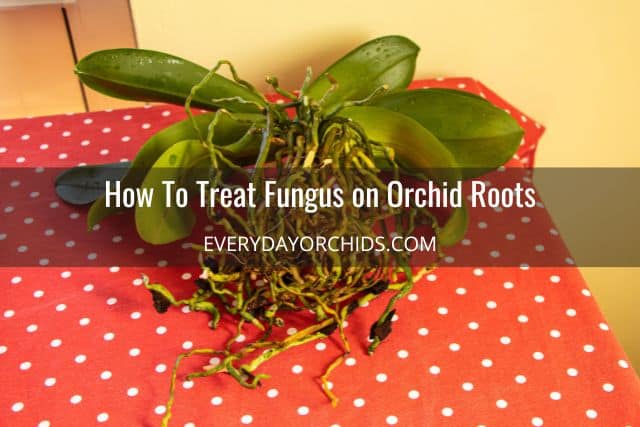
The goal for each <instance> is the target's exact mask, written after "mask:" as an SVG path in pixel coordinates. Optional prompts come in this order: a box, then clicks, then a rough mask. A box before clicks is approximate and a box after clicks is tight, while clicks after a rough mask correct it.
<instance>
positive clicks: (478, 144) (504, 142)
mask: <svg viewBox="0 0 640 427" xmlns="http://www.w3.org/2000/svg"><path fill="white" fill-rule="evenodd" d="M371 105H374V106H377V107H383V108H387V109H389V110H391V111H395V112H397V113H401V114H404V115H406V116H408V117H411V118H412V119H414V120H416V121H417V122H418V123H420V124H421V125H422V126H424V127H425V128H426V129H428V130H429V131H430V132H431V133H433V134H434V135H435V136H436V137H437V138H438V139H439V140H440V141H441V142H442V144H444V145H445V146H446V147H447V148H448V149H449V151H451V153H452V154H453V156H454V157H455V159H456V161H457V163H458V164H459V165H460V167H461V169H462V175H463V178H464V179H468V178H475V177H478V176H480V175H482V174H484V173H486V172H488V171H490V170H493V169H495V168H497V167H498V166H500V165H502V164H504V163H505V162H506V161H508V160H509V159H510V158H511V157H512V156H513V154H514V153H515V152H516V150H517V149H518V146H519V145H520V141H521V140H522V136H523V134H524V132H523V130H522V128H521V127H520V126H519V125H518V123H517V122H516V120H515V119H514V118H513V117H511V116H510V115H509V114H507V113H506V112H505V111H504V110H502V109H500V108H497V107H495V106H494V105H492V104H491V103H489V102H488V101H486V100H484V99H482V98H479V97H476V96H472V95H470V94H468V93H467V92H460V91H454V90H446V89H445V90H443V89H420V90H412V91H405V92H399V93H394V94H389V95H383V96H380V97H378V98H376V99H373V100H372V101H371Z"/></svg>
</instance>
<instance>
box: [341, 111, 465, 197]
mask: <svg viewBox="0 0 640 427" xmlns="http://www.w3.org/2000/svg"><path fill="white" fill-rule="evenodd" d="M337 115H338V116H339V117H344V118H348V119H351V120H353V121H354V122H355V123H356V124H357V125H359V126H360V127H361V128H362V130H363V131H364V132H365V134H366V136H367V138H368V139H369V140H372V141H375V142H377V143H379V144H381V145H382V146H383V147H386V148H387V149H391V150H393V153H394V158H395V161H396V162H397V163H398V165H399V166H400V167H401V168H403V169H405V171H407V172H408V173H410V174H415V175H422V174H426V175H427V176H428V177H429V178H431V179H434V180H435V181H436V182H438V183H443V182H448V183H451V184H454V183H456V182H457V181H458V180H459V179H460V171H459V169H458V164H457V163H456V161H455V159H454V158H453V156H452V154H451V153H450V152H449V150H447V148H446V147H445V146H444V145H443V144H442V143H441V142H440V141H439V140H438V138H436V137H435V136H434V135H433V134H432V133H431V132H429V131H428V130H426V129H425V128H424V127H423V126H421V125H420V123H418V122H416V121H415V120H413V119H412V118H410V117H407V116H405V115H403V114H400V113H395V112H393V111H390V110H387V109H385V108H378V107H364V106H362V107H346V108H343V109H342V110H340V111H339V112H338V113H337ZM376 157H377V159H380V161H381V163H384V162H385V161H386V157H385V156H384V153H380V152H378V153H377V156H376Z"/></svg>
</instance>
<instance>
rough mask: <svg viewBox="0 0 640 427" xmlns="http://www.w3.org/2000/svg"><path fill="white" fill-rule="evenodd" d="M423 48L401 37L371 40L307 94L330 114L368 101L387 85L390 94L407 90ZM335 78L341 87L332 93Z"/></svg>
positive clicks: (344, 59)
mask: <svg viewBox="0 0 640 427" xmlns="http://www.w3.org/2000/svg"><path fill="white" fill-rule="evenodd" d="M419 51H420V48H419V47H418V46H417V45H416V44H415V43H414V42H412V41H411V40H409V39H408V38H406V37H401V36H385V37H380V38H377V39H374V40H371V41H369V42H367V43H365V44H363V45H361V46H359V47H357V48H355V49H354V50H352V51H351V52H349V53H348V54H347V55H345V56H344V57H342V58H341V59H339V60H338V61H336V62H335V63H334V64H333V65H331V66H330V67H329V68H327V69H326V70H325V71H324V72H323V73H321V74H320V75H319V76H318V78H317V79H316V80H315V81H314V82H313V83H311V85H310V86H309V87H308V88H307V90H306V91H305V92H304V94H303V95H306V96H308V97H309V98H311V99H313V100H315V101H320V100H321V99H322V98H323V97H324V100H323V104H322V108H323V109H324V111H325V112H326V114H331V113H333V112H334V111H335V110H336V109H338V108H339V107H340V105H341V104H342V103H344V102H345V101H359V100H362V99H365V98H367V97H368V96H370V95H371V94H373V93H374V92H375V91H376V90H378V89H380V88H381V87H382V86H383V85H387V87H388V90H389V91H395V90H399V89H404V88H406V87H407V86H408V85H409V83H411V80H412V79H413V73H414V71H415V67H416V57H417V56H418V52H419ZM329 79H333V80H334V81H335V82H336V83H337V86H336V88H335V90H334V91H333V92H328V91H329V90H330V88H331V81H330V80H329Z"/></svg>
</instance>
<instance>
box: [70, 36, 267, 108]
mask: <svg viewBox="0 0 640 427" xmlns="http://www.w3.org/2000/svg"><path fill="white" fill-rule="evenodd" d="M75 72H76V74H77V75H78V77H80V80H81V81H82V82H83V83H84V84H86V85H87V86H89V87H90V88H92V89H94V90H96V91H98V92H100V93H103V94H105V95H108V96H112V97H114V98H120V99H129V100H134V101H151V102H168V103H171V104H178V105H183V104H184V103H185V100H186V99H187V97H188V96H189V93H190V91H191V88H192V87H193V86H195V85H196V84H198V83H200V81H201V80H202V79H203V78H204V77H205V76H206V75H207V73H208V70H207V69H206V68H204V67H202V66H200V65H198V64H194V63H193V62H190V61H187V60H186V59H182V58H179V57H177V56H173V55H169V54H167V53H163V52H156V51H153V50H145V49H109V50H100V51H97V52H94V53H91V54H89V55H87V56H85V57H84V58H82V59H81V60H80V61H79V62H78V64H77V65H76V69H75ZM233 97H239V98H242V99H244V100H245V101H250V102H254V103H257V104H259V105H262V106H264V105H265V101H264V99H262V97H260V96H259V95H258V94H257V93H255V92H254V91H252V90H249V89H248V88H246V87H244V86H242V85H240V84H238V83H236V82H234V81H232V80H229V79H227V78H225V77H223V76H221V75H218V74H215V75H214V76H213V78H212V79H211V80H209V82H208V83H207V84H206V85H204V86H203V87H202V88H201V89H200V90H199V91H198V92H197V93H196V96H195V97H194V99H193V105H194V106H197V107H202V108H204V109H209V110H217V109H218V108H225V109H227V110H229V111H234V112H247V113H257V112H259V111H260V108H258V106H257V105H254V104H246V103H239V102H233V101H224V102H214V101H213V100H214V99H221V98H233Z"/></svg>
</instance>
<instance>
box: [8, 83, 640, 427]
mask: <svg viewBox="0 0 640 427" xmlns="http://www.w3.org/2000/svg"><path fill="white" fill-rule="evenodd" d="M414 85H415V86H416V87H420V86H423V85H428V86H440V87H454V88H461V89H465V90H469V91H472V92H475V93H480V94H484V96H486V97H487V98H488V99H490V100H491V101H492V102H494V103H496V104H497V105H499V106H501V107H503V108H507V109H509V111H510V112H511V114H513V115H514V117H516V118H517V119H518V120H519V122H520V123H521V125H522V126H523V127H524V128H525V130H526V135H525V137H524V140H523V144H522V145H521V147H520V150H519V151H518V154H517V156H516V158H515V159H514V160H513V161H512V162H513V164H514V165H524V166H530V165H532V163H533V154H534V153H535V147H536V143H537V140H538V138H539V137H540V135H541V134H542V132H543V128H542V127H541V126H540V125H538V124H537V123H535V122H534V121H533V120H532V119H531V118H529V117H527V116H525V115H523V114H522V113H521V112H519V111H517V110H516V109H515V108H513V107H511V106H509V105H508V104H506V103H505V102H504V101H503V100H501V99H499V98H498V97H497V96H496V95H495V94H493V93H492V92H491V91H489V90H488V89H487V88H486V87H484V86H483V85H481V84H480V83H478V82H477V81H475V80H472V79H445V80H430V81H422V82H416V83H415V84H414ZM182 117H184V114H183V112H182V110H181V109H180V108H177V107H168V106H154V107H150V108H139V109H127V110H114V111H106V112H96V113H87V114H73V115H60V116H52V117H38V118H27V119H18V120H9V121H2V122H0V166H2V167H3V169H2V170H1V172H0V173H1V174H2V175H3V176H2V179H0V185H2V188H1V192H0V194H2V197H1V200H0V251H1V252H0V254H1V255H0V257H9V256H11V257H12V258H11V259H16V258H15V256H16V255H15V254H19V260H22V261H21V262H19V263H16V264H15V265H22V266H23V267H3V268H0V286H2V294H1V295H2V298H1V299H0V312H2V313H3V315H2V317H1V318H0V366H1V369H2V372H1V373H2V375H1V376H0V385H1V387H2V393H1V394H0V425H7V426H87V425H114V426H131V425H158V424H159V422H160V419H161V417H162V414H163V413H164V412H165V410H166V409H165V407H164V404H165V402H166V398H167V395H168V384H169V378H170V375H171V369H172V366H173V363H174V361H175V357H176V355H177V354H179V353H180V352H182V351H184V350H186V349H191V348H196V347H207V348H218V347H220V346H222V345H223V343H224V342H225V341H226V340H227V339H228V338H229V336H230V335H231V334H232V333H233V328H234V324H233V322H232V321H231V319H229V318H226V317H225V318H223V321H222V322H221V326H220V328H219V329H218V330H216V331H211V330H209V329H208V328H207V321H208V318H207V316H206V315H205V314H201V313H192V314H190V315H189V316H187V315H186V313H185V312H180V311H179V310H170V311H169V312H168V313H167V314H165V315H159V314H157V313H156V312H155V311H154V310H153V308H152V306H151V303H150V298H149V294H148V292H146V291H145V290H144V289H143V288H142V287H141V284H142V281H141V279H140V276H141V274H142V273H145V274H147V275H149V276H151V277H152V278H153V279H154V280H155V281H162V282H163V283H164V284H165V285H167V286H168V287H170V288H172V289H174V290H177V291H176V292H177V293H178V294H184V295H187V294H190V293H191V292H192V291H193V289H194V288H193V284H192V279H193V278H194V277H195V276H197V275H198V274H199V271H198V270H197V268H195V263H194V267H193V268H188V267H175V266H171V265H169V266H166V267H162V266H163V265H164V263H163V262H162V261H163V260H161V259H158V262H159V266H154V267H124V266H117V265H113V266H105V264H104V263H100V262H99V261H100V259H101V256H104V254H105V253H107V252H109V251H129V252H128V253H129V254H130V256H131V257H132V258H135V257H136V256H152V255H153V253H154V252H153V251H154V249H153V248H150V247H149V246H147V245H144V244H143V243H142V242H140V241H139V239H138V237H137V236H136V235H135V233H134V229H133V227H132V226H131V219H130V218H127V217H126V216H123V217H120V218H110V219H108V220H106V221H105V222H103V224H101V226H100V229H99V230H97V231H96V232H93V233H88V232H85V231H84V227H85V226H84V223H85V219H86V218H85V216H86V209H85V208H78V207H73V206H68V205H66V204H64V203H62V202H59V201H58V200H57V198H56V196H55V194H54V191H53V186H52V183H51V181H50V179H49V178H47V179H42V180H39V179H22V180H18V179H14V178H13V176H12V175H11V169H10V168H12V167H23V168H24V167H30V168H34V167H43V168H44V169H45V172H46V170H47V169H50V168H53V167H63V166H65V167H66V166H72V165H76V164H78V163H81V162H87V163H98V162H108V161H118V160H121V159H125V158H131V157H132V156H133V155H134V154H135V152H136V151H137V149H138V147H139V146H140V145H141V144H142V143H143V142H144V140H145V139H146V138H147V137H148V136H150V135H151V134H152V133H153V132H155V131H157V130H159V129H161V128H162V127H164V126H166V125H168V124H170V123H172V122H174V121H176V120H178V119H180V118H182ZM32 172H33V173H34V174H36V173H42V172H43V170H42V169H35V170H32ZM495 173H496V174H498V173H500V172H495ZM43 176H46V174H45V175H43ZM471 215H472V219H471V227H470V231H469V234H468V236H467V238H466V239H465V240H464V241H463V242H462V244H460V245H459V247H458V248H456V249H454V250H453V251H452V254H453V256H454V257H455V256H456V254H461V253H464V251H473V250H474V248H475V250H479V249H481V248H485V247H486V244H482V245H481V244H479V243H478V242H485V243H486V242H487V239H492V242H493V245H492V248H491V250H490V251H487V252H486V254H485V256H486V264H484V265H493V264H494V263H493V262H491V260H492V259H495V258H499V257H505V256H509V255H510V254H512V253H514V248H518V251H517V253H518V254H519V256H523V257H524V258H523V262H524V261H525V260H527V259H533V258H534V257H536V256H540V254H541V253H542V254H544V253H548V252H549V251H553V253H554V254H555V255H554V256H556V257H557V256H560V257H561V259H563V260H566V265H565V266H562V267H528V266H527V265H524V264H523V265H522V266H520V267H441V268H439V269H437V270H436V271H435V272H434V273H433V274H430V275H429V276H427V277H426V278H425V279H424V280H422V281H421V282H420V283H418V284H417V285H416V287H415V288H414V290H413V292H412V293H411V294H410V295H409V296H408V298H406V299H405V300H403V301H401V302H400V303H399V304H398V312H397V313H398V316H397V319H396V321H395V323H394V332H393V334H392V335H391V336H390V337H389V338H388V339H387V340H386V341H385V342H384V343H383V344H382V345H381V346H380V347H379V349H378V350H377V352H376V354H375V355H374V356H373V357H368V356H366V351H365V349H366V345H367V344H368V343H367V340H366V335H367V332H368V326H369V325H370V324H371V322H373V320H375V318H377V315H378V313H379V312H380V310H381V309H382V308H383V306H384V305H383V304H384V302H385V301H384V299H382V300H380V301H375V302H373V303H371V304H370V305H369V306H368V307H367V308H363V309H361V310H358V311H357V312H356V313H355V314H354V316H353V317H352V318H351V320H350V324H349V325H348V327H347V328H346V331H347V335H348V337H349V339H350V342H351V344H352V347H353V352H352V354H351V357H350V358H349V359H348V360H347V361H346V363H345V365H343V366H342V367H340V368H339V369H338V370H337V372H335V374H334V375H333V377H332V382H333V390H334V391H335V392H336V393H337V394H338V396H339V397H340V399H341V403H340V405H339V406H338V407H337V408H335V409H334V408H332V407H331V406H330V405H329V404H328V402H327V400H326V398H325V396H324V395H323V394H322V392H321V391H320V389H319V384H318V376H319V375H320V374H321V373H322V372H323V370H324V368H325V367H326V364H327V363H328V362H329V361H331V360H332V359H333V358H334V357H335V356H337V355H338V354H339V353H340V350H339V346H338V345H337V342H336V341H334V338H332V339H328V340H325V341H322V342H318V343H316V344H310V345H307V346H301V347H298V348H295V349H293V350H291V351H288V352H286V353H284V354H283V355H282V356H279V357H278V358H276V359H274V360H272V361H271V362H269V363H267V364H266V365H264V369H263V370H262V372H265V373H268V374H271V375H272V377H271V378H270V379H267V380H265V381H264V382H263V386H262V387H260V388H259V389H257V390H247V389H244V388H242V387H240V386H239V385H237V384H236V383H235V382H234V380H232V379H231V378H229V377H225V376H223V375H218V376H214V377H209V378H204V379H200V380H195V381H193V382H188V381H184V373H187V372H190V371H191V370H195V369H199V367H200V366H201V365H202V364H203V363H206V362H207V359H206V358H205V359H204V360H203V359H202V358H200V359H199V360H195V358H194V359H191V360H188V361H186V362H184V363H183V365H181V369H180V375H179V378H180V381H179V386H178V391H177V396H176V398H177V401H176V405H175V406H174V411H173V412H174V417H173V418H172V425H176V426H196V425H197V426H211V425H216V426H217V425H221V426H227V425H244V424H251V425H258V426H263V425H264V426H273V425H295V424H297V423H305V424H307V425H312V426H330V425H341V426H343V427H345V426H360V425H363V426H364V425H395V424H397V425H406V426H410V425H421V426H422V425H428V426H439V425H451V426H471V425H473V426H475V425H487V426H514V425H534V426H541V425H544V426H583V425H602V426H626V425H637V424H640V403H639V402H640V382H639V381H638V377H637V376H636V374H635V373H634V371H633V369H632V368H631V367H630V366H629V363H628V362H627V359H626V357H625V354H624V352H623V350H622V349H621V347H620V346H619V344H618V343H617V341H616V339H615V337H614V336H613V334H612V332H611V331H610V329H609V327H608V326H607V323H606V322H605V320H604V319H603V317H602V315H601V313H600V311H599V309H598V306H597V305H596V303H595V301H594V300H593V298H592V297H591V294H590V292H589V290H588V289H587V287H586V285H585V283H584V281H583V279H582V277H581V276H580V274H579V272H578V270H577V269H576V268H575V267H573V266H572V265H571V263H572V260H571V258H570V255H569V254H568V252H567V250H566V248H565V246H564V244H563V243H562V240H561V238H560V237H559V236H558V233H557V231H556V230H555V228H553V223H552V221H551V220H550V218H549V217H548V214H547V212H546V210H545V209H544V208H543V206H542V205H540V207H539V208H538V209H534V210H532V211H531V212H529V213H527V214H526V215H525V214H522V215H518V216H516V217H514V215H512V214H509V215H506V213H505V212H501V211H500V210H493V209H486V210H482V211H472V212H471ZM176 247H177V248H180V244H178V245H177V246H176ZM44 248H46V250H45V249H44ZM482 250H484V249H482ZM65 251H76V252H81V253H85V254H86V255H87V262H86V265H87V267H78V266H73V267H59V266H58V265H59V263H56V262H54V261H55V260H56V258H55V257H56V253H60V254H62V253H64V252H65ZM150 254H151V255H150ZM528 257H529V258H528ZM5 259H7V258H5ZM24 260H27V261H28V260H31V261H30V262H26V261H24ZM23 261H24V262H23ZM29 263H31V264H32V265H38V264H40V265H42V267H28V266H25V265H28V264H29ZM2 264H4V265H7V263H2ZM142 264H143V263H140V265H142ZM53 265H56V266H53ZM90 265H95V266H93V267H90ZM301 325H302V324H301V323H300V324H298V323H296V320H295V319H291V322H290V323H289V324H287V326H286V328H285V329H286V331H283V332H282V333H283V334H286V333H292V332H293V331H294V328H296V327H301ZM246 335H247V336H246V339H251V338H252V337H253V336H254V332H253V331H252V330H250V329H248V330H247V331H246ZM212 363H215V360H214V361H212Z"/></svg>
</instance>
